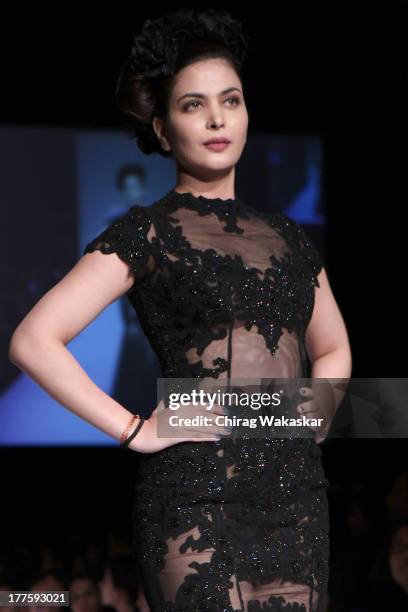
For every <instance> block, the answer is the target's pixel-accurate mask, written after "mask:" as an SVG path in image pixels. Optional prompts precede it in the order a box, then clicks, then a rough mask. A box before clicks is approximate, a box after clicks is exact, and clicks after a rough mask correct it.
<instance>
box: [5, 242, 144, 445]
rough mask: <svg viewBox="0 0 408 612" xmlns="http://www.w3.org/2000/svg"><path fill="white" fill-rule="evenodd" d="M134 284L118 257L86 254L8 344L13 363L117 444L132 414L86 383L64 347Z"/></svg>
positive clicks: (94, 253)
mask: <svg viewBox="0 0 408 612" xmlns="http://www.w3.org/2000/svg"><path fill="white" fill-rule="evenodd" d="M133 282H137V279H136V280H135V279H134V276H133V274H132V272H131V271H130V269H129V266H128V265H127V264H126V263H125V262H124V261H122V260H121V259H120V258H119V257H118V255H117V254H116V253H111V254H103V253H101V252H100V251H95V252H93V253H87V254H85V255H84V256H82V257H81V258H80V259H79V261H78V262H77V263H76V265H75V266H74V267H73V268H72V269H71V270H70V272H69V273H68V274H67V275H66V276H65V277H64V278H63V279H62V280H61V281H59V283H57V284H56V285H55V286H54V287H52V288H51V289H50V290H49V291H48V292H47V293H46V294H45V295H44V296H43V297H42V298H41V299H40V300H39V301H38V302H37V303H36V304H35V305H34V307H33V308H32V309H31V311H30V312H29V313H28V314H27V315H26V317H25V318H24V319H23V320H22V322H21V323H20V324H19V326H18V327H17V328H16V330H15V331H14V333H13V336H12V338H11V341H10V345H9V359H10V361H11V362H12V363H14V364H15V365H16V366H17V367H18V368H20V370H22V371H23V372H25V373H27V375H28V376H30V377H31V378H32V379H34V380H35V381H36V382H37V383H38V384H39V385H40V386H41V387H42V388H43V389H45V391H46V392H47V393H48V394H49V395H51V396H52V397H54V398H55V399H56V400H57V401H58V402H59V403H61V404H62V405H64V406H65V407H66V408H68V409H69V410H70V411H72V412H73V413H75V414H76V415H78V416H79V417H81V418H82V419H84V420H86V421H87V422H88V423H91V424H92V425H94V426H95V427H97V428H98V429H100V430H101V431H103V432H105V433H106V434H108V435H109V436H112V437H113V438H115V439H116V440H119V439H120V436H121V434H122V432H123V431H124V429H125V427H126V425H127V423H128V421H129V419H130V417H131V416H132V413H131V412H130V411H128V410H126V409H125V408H124V407H123V406H121V405H120V404H119V403H118V402H116V401H115V400H114V399H113V398H111V397H110V396H109V395H107V394H106V393H105V392H104V391H102V389H100V388H99V387H98V386H97V385H96V384H95V383H94V382H93V381H92V380H91V379H90V378H89V376H88V375H87V374H86V373H85V371H84V370H83V369H82V367H81V366H80V365H79V363H78V362H77V361H76V359H75V358H74V357H73V355H72V354H71V352H70V351H69V350H68V349H67V348H66V344H68V343H69V342H70V341H71V340H72V339H73V338H75V336H77V335H78V334H79V333H80V332H81V331H82V330H83V329H84V328H85V327H87V326H88V325H89V323H91V321H93V320H94V319H95V318H96V317H97V315H98V314H99V313H100V312H101V311H102V310H104V309H105V308H106V307H107V306H108V305H109V304H111V303H112V302H114V301H115V300H116V299H118V298H119V297H120V296H122V295H123V294H125V293H126V292H127V291H128V290H129V289H130V287H131V286H132V284H133ZM145 425H146V424H145ZM142 429H143V428H142ZM137 440H138V436H136V438H135V439H134V440H133V441H132V443H131V446H132V448H133V449H135V450H137Z"/></svg>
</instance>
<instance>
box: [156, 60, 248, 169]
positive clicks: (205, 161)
mask: <svg viewBox="0 0 408 612" xmlns="http://www.w3.org/2000/svg"><path fill="white" fill-rule="evenodd" d="M226 90H228V91H226ZM193 93H194V94H200V95H187V94H193ZM153 125H154V129H155V131H156V134H157V135H158V137H159V139H160V141H161V143H162V146H163V148H164V149H165V150H169V149H171V150H172V152H173V156H174V157H175V159H176V160H177V161H178V163H179V164H180V165H181V166H182V167H183V168H185V169H186V170H189V171H190V172H192V173H194V174H204V175H211V174H213V173H217V172H222V171H225V170H227V169H229V168H231V167H233V166H235V164H236V163H237V162H238V160H239V158H240V157H241V153H242V150H243V148H244V145H245V143H246V139H247V131H248V111H247V108H246V105H245V100H244V95H243V90H242V84H241V81H240V79H239V77H238V75H237V74H236V72H235V71H234V70H233V68H232V67H231V66H230V64H229V63H228V62H227V61H226V60H223V59H208V60H204V61H200V62H196V63H194V64H191V65H190V66H187V67H186V68H183V69H182V70H180V72H178V73H177V75H176V76H175V78H174V82H173V88H172V92H171V96H170V101H169V112H168V117H167V120H166V121H165V122H163V121H162V120H161V119H158V118H157V117H155V118H154V121H153ZM221 136H224V137H226V138H228V139H229V140H230V144H229V145H228V146H227V147H226V148H225V149H224V150H222V151H214V150H212V149H210V148H208V147H206V146H205V145H204V142H205V141H206V140H208V139H210V138H213V137H221Z"/></svg>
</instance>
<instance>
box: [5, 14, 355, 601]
mask: <svg viewBox="0 0 408 612" xmlns="http://www.w3.org/2000/svg"><path fill="white" fill-rule="evenodd" d="M247 47H248V45H247V37H246V36H244V34H243V33H242V29H241V23H240V22H239V21H238V20H236V19H234V18H233V17H231V15H230V14H229V13H227V12H225V11H221V10H216V9H210V10H207V11H204V12H196V11H195V10H189V9H181V10H178V11H174V12H171V13H168V14H166V15H164V16H163V17H160V18H159V19H157V20H155V21H151V20H147V21H146V22H145V23H144V25H143V28H142V30H141V31H140V32H139V33H138V34H137V35H136V36H135V39H134V46H133V47H132V50H131V53H130V54H129V57H128V58H127V60H126V62H125V63H124V65H123V67H122V70H121V73H120V77H119V80H118V85H117V89H116V99H117V102H118V106H119V108H120V109H121V110H122V111H123V112H124V113H125V116H126V117H127V120H128V121H129V125H130V126H131V127H132V130H134V136H135V138H136V139H137V145H138V147H139V148H140V150H141V151H143V152H144V153H145V154H146V155H149V154H151V153H157V154H160V155H163V156H165V157H168V156H171V157H172V158H173V159H174V161H175V165H176V169H177V181H176V185H175V186H174V187H173V188H171V189H170V190H168V191H167V192H166V193H164V194H163V196H162V197H161V198H160V199H158V200H157V201H155V202H154V203H153V204H151V205H149V206H147V207H144V206H140V205H135V206H132V207H131V208H130V209H129V210H128V211H127V212H126V213H125V214H124V215H123V216H121V217H120V219H119V220H117V221H116V222H113V223H111V225H109V226H108V227H107V228H106V229H105V231H103V232H102V233H101V234H100V235H98V236H96V237H95V238H94V239H93V240H91V242H89V243H88V244H87V246H86V248H85V251H84V253H83V256H82V257H81V258H80V259H79V261H78V262H77V263H76V265H75V266H74V267H73V268H72V270H71V271H70V272H69V273H68V274H67V275H66V277H65V278H64V279H63V280H62V281H60V282H59V283H58V284H57V285H56V286H55V287H53V288H52V289H51V291H50V292H48V293H47V294H46V295H45V296H44V297H43V298H42V299H41V300H40V301H39V302H38V303H37V304H36V305H35V306H34V308H33V309H32V311H31V312H30V313H29V314H28V315H27V317H26V318H25V319H24V321H22V323H21V324H20V326H19V328H18V329H17V330H16V331H15V334H14V336H13V339H12V343H11V349H10V356H11V357H10V358H11V359H12V360H13V361H14V363H16V364H17V365H19V366H20V367H21V369H24V370H25V371H26V372H27V373H28V374H29V375H30V376H32V377H33V378H34V379H36V380H37V381H38V382H39V384H41V385H42V386H43V387H44V388H45V389H46V390H47V391H48V392H49V393H51V394H52V395H53V396H54V397H56V398H57V400H58V401H59V402H60V403H62V404H64V405H65V406H66V407H67V408H68V409H70V410H72V411H73V412H75V413H76V414H78V415H79V416H81V417H82V418H84V419H86V420H87V421H89V422H90V423H92V424H93V425H94V426H95V427H98V428H100V429H101V430H103V431H105V432H106V433H108V434H109V435H111V436H112V437H114V438H115V439H116V440H118V441H120V442H121V443H122V444H123V445H125V446H127V448H128V449H130V450H133V451H135V452H138V453H140V463H139V467H138V473H137V480H136V486H135V496H134V508H133V526H134V527H133V544H134V546H133V550H134V554H135V556H136V558H137V560H138V563H139V565H140V571H141V573H142V576H143V588H144V594H145V597H146V600H147V602H148V605H149V608H150V610H152V611H153V612H164V611H165V612H176V611H177V612H181V611H183V612H197V611H200V612H238V611H243V610H245V611H248V612H256V611H259V612H260V611H261V610H262V611H266V610H273V611H285V612H289V611H291V612H294V611H296V612H312V611H314V612H316V611H319V612H321V611H323V610H326V609H327V602H328V593H327V584H328V562H329V515H328V503H327V486H328V484H329V483H328V481H327V479H326V477H325V474H324V470H323V467H322V463H321V446H319V444H320V442H322V440H324V438H325V436H327V432H328V429H327V427H328V425H327V424H328V422H329V421H328V420H327V421H326V425H325V427H323V428H317V429H316V431H315V435H314V436H309V437H306V436H298V437H293V438H291V437H286V438H285V437H283V438H278V437H270V438H269V437H267V436H264V437H260V438H247V437H246V436H241V437H233V436H231V435H230V430H229V429H228V428H227V427H224V426H214V427H212V428H206V429H205V430H204V429H203V428H202V427H198V426H191V427H190V428H185V429H184V430H183V432H182V433H180V435H179V436H178V437H175V436H163V435H159V433H158V421H159V414H160V406H159V405H158V406H156V407H155V408H154V410H152V413H151V415H150V417H149V418H143V417H140V416H139V415H137V414H132V413H131V412H130V411H128V410H127V409H126V407H125V406H121V405H120V404H119V403H118V402H116V401H115V400H113V399H112V398H111V397H109V396H108V395H107V394H105V393H104V392H103V391H102V390H101V389H99V388H98V387H97V386H96V385H95V384H94V383H93V382H92V381H91V380H90V379H89V377H88V376H87V375H86V373H85V372H84V370H83V369H82V368H81V367H80V365H79V364H78V363H77V362H76V361H75V359H74V358H73V357H72V355H71V354H70V353H69V352H68V350H67V349H66V344H67V343H68V342H69V341H70V340H71V339H72V338H73V337H75V336H76V335H77V334H78V333H79V332H80V331H81V330H83V329H84V328H85V327H86V326H87V325H88V324H89V323H90V322H91V321H92V320H93V319H94V318H95V317H96V316H97V315H98V314H99V313H100V312H101V311H102V310H103V309H104V308H105V307H106V306H107V305H109V304H111V303H112V302H113V301H114V300H116V299H118V298H119V297H121V296H123V295H124V294H127V296H128V298H129V300H130V302H131V304H132V305H133V306H134V308H135V310H136V312H137V315H138V318H139V321H140V324H141V327H142V329H143V332H144V333H145V334H146V336H147V338H148V339H149V341H150V343H151V346H152V347H153V349H154V350H155V352H156V354H157V356H158V359H159V361H160V365H161V371H162V377H163V378H173V379H178V378H182V379H184V378H187V379H197V381H200V382H204V383H205V382H206V381H211V382H212V383H214V382H215V381H217V380H218V381H224V380H228V381H229V380H233V379H242V378H244V379H251V378H253V379H257V380H259V379H274V378H280V379H282V378H284V379H297V378H302V377H305V376H307V375H308V374H307V367H308V357H309V359H310V364H311V367H312V371H311V375H312V379H311V380H312V381H313V379H314V378H316V379H317V378H334V377H335V378H336V379H339V380H340V379H346V378H348V377H349V376H350V372H351V355H350V346H349V342H348V336H347V331H346V327H345V324H344V321H343V318H342V316H341V314H340V312H339V309H338V306H337V303H336V301H335V298H334V296H333V294H332V291H331V288H330V285H329V281H328V277H327V274H326V271H325V268H324V265H323V259H322V257H321V255H320V253H319V252H318V250H317V249H316V247H315V246H314V245H313V243H312V241H311V240H310V238H309V236H308V235H307V234H306V232H305V231H304V229H303V228H302V227H301V226H300V225H299V224H298V223H296V222H295V221H294V220H292V219H290V218H289V217H287V216H286V215H285V214H283V213H276V212H274V213H265V212H260V211H257V210H256V207H254V206H253V203H251V202H248V201H246V202H244V201H242V200H241V199H240V198H239V197H238V196H237V195H236V194H235V189H234V182H235V166H236V164H237V162H238V161H239V159H240V157H241V154H242V152H243V149H244V146H245V143H246V139H247V130H248V123H249V115H248V111H247V107H246V104H245V92H244V84H243V81H242V72H241V66H242V63H243V59H244V57H245V55H246V51H247ZM259 103H263V101H259ZM248 180H249V177H248ZM254 193H256V189H255V185H254ZM44 338H46V339H47V340H46V341H45V340H44ZM33 347H37V349H36V351H35V355H36V357H37V358H32V357H30V355H31V356H32V354H33V350H32V349H33ZM322 404H324V402H320V403H319V402H317V401H316V389H314V388H313V385H310V386H307V387H305V392H304V400H303V402H302V401H301V400H300V402H299V406H298V411H299V414H301V410H303V414H308V415H313V416H318V415H321V416H324V417H327V418H328V417H330V415H329V414H328V408H327V406H325V405H322ZM196 412H197V414H201V413H200V409H196ZM202 413H204V409H203V410H202ZM217 414H225V413H224V412H222V411H221V412H220V411H218V413H217ZM331 414H333V412H332V413H331Z"/></svg>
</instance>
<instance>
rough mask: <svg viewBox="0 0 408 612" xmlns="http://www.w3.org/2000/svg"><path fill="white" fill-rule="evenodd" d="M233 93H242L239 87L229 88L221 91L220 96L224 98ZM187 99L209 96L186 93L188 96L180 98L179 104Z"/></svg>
mask: <svg viewBox="0 0 408 612" xmlns="http://www.w3.org/2000/svg"><path fill="white" fill-rule="evenodd" d="M231 91H239V92H240V93H242V92H241V90H240V89H239V88H238V87H228V88H227V89H224V90H223V91H220V93H219V94H218V95H219V96H224V95H225V94H227V93H230V92H231ZM187 97H194V98H206V97H207V96H206V95H205V94H202V93H195V92H190V93H186V94H184V95H182V96H181V97H180V98H178V100H177V102H180V100H182V99H183V98H187Z"/></svg>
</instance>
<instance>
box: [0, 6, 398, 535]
mask: <svg viewBox="0 0 408 612" xmlns="http://www.w3.org/2000/svg"><path fill="white" fill-rule="evenodd" d="M101 6H102V5H98V8H97V12H96V8H94V10H93V11H92V12H91V14H85V13H84V12H83V10H82V8H80V6H76V5H64V6H63V7H56V8H55V9H50V7H48V8H47V12H45V11H43V13H41V11H42V9H39V8H38V6H36V7H35V10H33V11H31V10H30V9H28V8H27V7H24V9H22V10H21V13H20V14H19V15H18V17H17V16H12V17H11V16H10V19H9V21H7V19H6V20H5V22H4V24H3V26H6V27H4V31H3V33H2V41H1V44H2V46H3V45H4V46H3V50H2V54H1V56H2V60H1V64H2V70H1V75H0V79H1V83H2V95H1V107H2V110H1V121H2V123H3V124H18V125H22V126H23V125H27V126H28V125H30V126H31V125H39V126H53V125H55V126H84V127H95V128H99V127H118V126H119V124H120V121H121V118H120V116H119V113H118V111H116V109H115V106H114V95H113V94H114V88H115V83H116V78H117V75H118V69H119V66H120V64H121V62H122V61H123V59H124V57H125V56H126V54H127V53H128V51H129V49H130V46H131V44H132V36H133V34H134V32H135V31H136V30H137V29H138V28H139V27H140V25H141V23H142V21H143V20H144V19H145V18H147V17H152V18H154V17H156V16H158V15H159V14H161V13H162V11H163V10H170V9H171V8H176V7H171V6H168V5H166V7H156V9H154V10H153V8H154V7H152V10H151V11H148V12H147V11H144V10H143V8H142V6H141V5H140V4H139V5H137V10H136V9H134V10H133V11H131V12H129V9H128V8H127V7H126V6H125V5H122V6H120V7H119V8H116V7H115V10H114V11H106V12H103V10H101ZM284 6H285V5H284ZM229 10H230V11H231V12H232V13H233V14H234V15H236V16H237V17H241V18H242V19H243V20H244V25H245V28H246V31H247V32H248V33H249V34H250V35H251V36H252V37H253V43H252V48H251V56H250V59H249V60H248V62H249V65H250V67H249V68H247V73H246V75H245V79H246V80H245V82H244V93H245V97H246V102H247V105H248V110H249V112H250V114H251V122H252V129H254V130H257V131H267V132H270V133H273V134H279V133H282V134H288V133H298V134H308V133H311V132H313V133H318V134H320V135H321V137H322V139H323V143H324V147H325V159H326V164H327V166H326V168H325V173H324V180H325V192H326V198H327V215H328V229H327V231H328V235H327V245H328V254H327V260H328V271H329V274H330V280H331V285H332V289H333V292H334V295H335V297H336V299H337V302H338V304H339V307H340V309H341V312H342V314H343V317H344V319H345V322H346V325H347V328H348V332H349V336H350V342H351V347H352V353H353V373H352V375H353V376H354V377H405V376H406V375H407V355H406V350H407V330H406V313H407V308H406V300H405V299H404V298H405V284H406V276H407V275H406V267H407V242H408V231H407V221H406V206H407V202H408V198H407V194H406V185H405V181H406V176H407V169H406V162H407V155H406V147H407V113H406V109H407V96H406V94H405V88H406V86H407V61H406V59H407V48H406V26H407V18H406V3H400V4H398V3H397V4H395V5H394V6H392V5H388V6H387V7H386V8H385V5H383V6H382V7H380V8H378V9H376V8H373V6H370V7H368V6H366V7H365V8H364V10H361V13H359V12H357V10H356V5H355V4H352V5H348V6H346V7H345V6H344V5H339V4H337V5H335V6H333V7H332V6H331V7H330V9H329V8H328V7H327V6H326V5H318V4H316V5H313V6H312V7H310V5H308V6H307V9H306V8H303V9H300V8H299V6H298V5H290V6H289V5H287V10H285V8H283V9H282V7H281V5H280V4H279V8H278V4H275V5H272V6H270V5H269V6H268V14H266V13H265V12H264V10H265V8H264V7H262V5H259V6H258V7H255V8H253V9H252V10H251V11H248V12H245V11H242V10H241V11H240V10H239V8H238V7H237V8H235V7H231V8H230V9H229ZM27 11H31V12H27ZM50 11H51V12H50ZM7 24H8V25H7ZM1 248H2V249H4V245H3V246H2V247H1ZM15 248H18V234H16V245H15ZM2 257H7V252H4V251H3V252H2ZM1 291H2V292H7V287H2V288H1ZM321 448H322V450H323V462H324V466H325V468H326V472H327V477H328V479H329V480H330V481H332V482H335V483H342V490H343V492H344V496H346V498H347V499H345V501H344V503H345V505H346V506H347V503H348V499H349V498H348V496H349V495H350V496H351V490H352V485H353V482H355V481H356V480H358V481H362V482H364V483H366V484H367V486H368V487H369V489H370V491H371V492H372V494H373V496H374V498H375V499H376V500H377V503H378V507H379V508H380V509H381V507H382V506H381V505H382V503H383V498H384V495H385V494H386V492H387V490H388V489H389V487H390V485H391V483H392V481H393V479H394V478H395V476H396V475H397V474H398V473H400V472H402V471H406V470H407V456H408V453H407V452H406V449H407V444H406V439H392V440H329V441H327V442H325V443H323V445H322V447H321ZM0 460H1V465H2V475H3V478H2V481H3V482H2V484H3V491H4V495H3V503H2V515H3V520H2V523H1V527H0V529H1V534H0V539H1V540H2V541H3V542H5V541H8V540H13V539H14V540H16V539H25V538H33V539H39V538H41V537H42V535H41V534H42V533H43V530H46V529H48V528H49V525H50V524H53V525H56V533H58V531H60V530H64V529H65V528H66V526H67V525H71V524H78V525H81V526H82V527H84V526H86V525H87V524H89V525H91V524H92V525H93V527H94V528H95V527H96V526H100V528H101V529H103V528H104V525H106V524H108V523H109V524H112V523H115V522H117V523H118V524H119V523H120V525H121V526H123V529H124V530H125V531H126V530H127V529H128V528H130V527H129V522H130V504H131V496H132V486H133V477H132V473H133V471H134V469H135V465H136V463H135V462H136V461H137V457H136V455H135V454H127V453H126V452H123V451H122V450H121V449H116V448H115V449H103V448H89V449H87V448H75V449H73V448H70V449H62V448H58V449H57V448H56V449H53V448H47V449H29V448H27V449H1V450H0ZM350 499H351V497H350Z"/></svg>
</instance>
